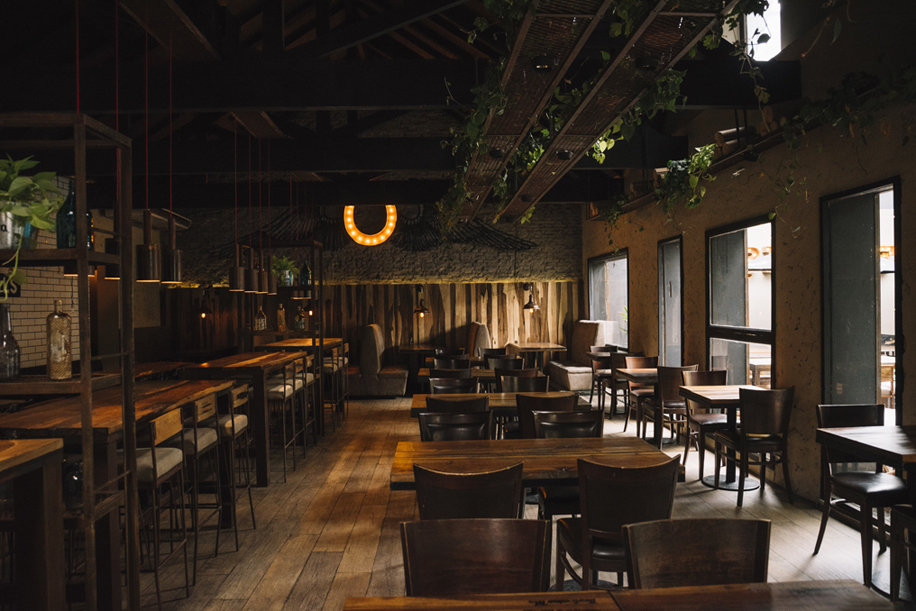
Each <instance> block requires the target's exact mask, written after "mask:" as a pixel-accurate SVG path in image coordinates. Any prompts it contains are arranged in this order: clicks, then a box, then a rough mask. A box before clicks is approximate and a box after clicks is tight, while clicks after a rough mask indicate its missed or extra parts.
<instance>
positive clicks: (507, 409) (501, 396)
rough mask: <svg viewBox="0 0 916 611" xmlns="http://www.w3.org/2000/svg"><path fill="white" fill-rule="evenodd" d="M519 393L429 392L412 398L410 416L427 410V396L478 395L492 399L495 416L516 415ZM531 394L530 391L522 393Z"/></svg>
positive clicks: (583, 403) (581, 403)
mask: <svg viewBox="0 0 916 611" xmlns="http://www.w3.org/2000/svg"><path fill="white" fill-rule="evenodd" d="M517 394H519V393H515V392H490V393H486V394H483V395H482V394H479V393H451V394H447V395H429V394H419V395H414V396H413V398H411V400H410V416H411V417H412V418H416V417H417V416H419V415H420V413H421V412H425V411H426V397H432V396H436V397H444V398H448V399H474V398H478V397H487V398H489V400H490V411H491V412H493V415H494V416H515V415H516V414H517V413H518V412H517V408H516V406H515V395H517ZM522 394H530V393H522ZM538 394H540V395H544V396H548V397H551V396H559V395H562V394H566V393H564V392H546V393H538ZM578 405H579V407H581V408H590V407H591V403H589V402H588V401H586V400H585V399H584V398H583V397H579V398H578Z"/></svg>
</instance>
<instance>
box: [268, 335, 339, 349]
mask: <svg viewBox="0 0 916 611" xmlns="http://www.w3.org/2000/svg"><path fill="white" fill-rule="evenodd" d="M322 345H323V346H324V350H325V352H327V351H328V350H332V349H334V348H339V347H341V346H342V345H343V338H342V337H325V338H324V343H323V344H322ZM255 350H259V351H267V352H277V351H286V352H317V351H318V342H317V341H316V340H315V339H313V338H311V337H293V338H290V339H284V340H282V341H279V342H271V343H270V344H261V345H260V346H255Z"/></svg>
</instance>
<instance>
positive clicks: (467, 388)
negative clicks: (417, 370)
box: [429, 378, 477, 395]
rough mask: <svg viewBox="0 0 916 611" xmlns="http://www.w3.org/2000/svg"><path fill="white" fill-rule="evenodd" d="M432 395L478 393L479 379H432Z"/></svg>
mask: <svg viewBox="0 0 916 611" xmlns="http://www.w3.org/2000/svg"><path fill="white" fill-rule="evenodd" d="M429 392H430V394H432V395H444V394H455V393H468V392H477V378H463V379H462V378H430V379H429Z"/></svg>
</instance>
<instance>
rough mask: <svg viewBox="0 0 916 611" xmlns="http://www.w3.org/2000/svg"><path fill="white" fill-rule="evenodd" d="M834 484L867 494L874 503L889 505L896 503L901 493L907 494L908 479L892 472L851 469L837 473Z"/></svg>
mask: <svg viewBox="0 0 916 611" xmlns="http://www.w3.org/2000/svg"><path fill="white" fill-rule="evenodd" d="M833 482H834V484H838V485H840V486H842V487H843V488H845V489H847V490H851V491H853V492H856V493H858V494H867V495H868V496H869V497H871V498H872V499H873V500H872V502H873V504H875V505H881V506H887V505H886V504H893V503H896V502H897V501H898V500H899V499H900V496H901V495H905V494H906V481H905V480H904V479H903V478H902V477H897V476H896V475H891V474H890V473H871V472H869V471H849V472H846V473H836V474H834V476H833Z"/></svg>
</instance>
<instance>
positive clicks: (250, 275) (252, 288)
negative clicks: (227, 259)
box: [245, 249, 259, 294]
mask: <svg viewBox="0 0 916 611" xmlns="http://www.w3.org/2000/svg"><path fill="white" fill-rule="evenodd" d="M258 280H259V276H258V270H256V269H255V268H254V251H253V250H250V249H249V251H248V267H247V268H245V292H246V293H249V294H251V293H257V292H258Z"/></svg>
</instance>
